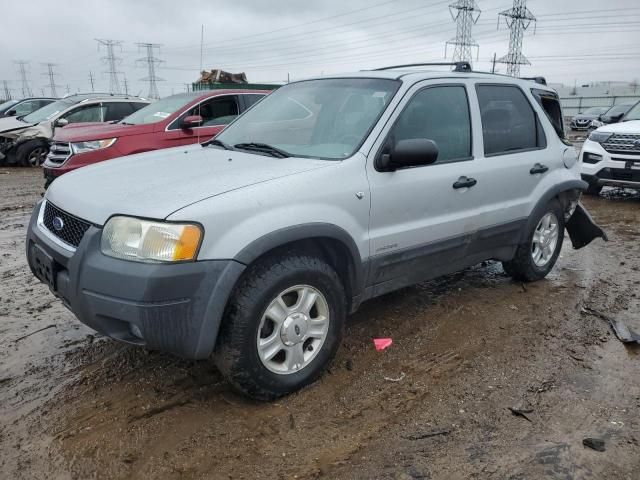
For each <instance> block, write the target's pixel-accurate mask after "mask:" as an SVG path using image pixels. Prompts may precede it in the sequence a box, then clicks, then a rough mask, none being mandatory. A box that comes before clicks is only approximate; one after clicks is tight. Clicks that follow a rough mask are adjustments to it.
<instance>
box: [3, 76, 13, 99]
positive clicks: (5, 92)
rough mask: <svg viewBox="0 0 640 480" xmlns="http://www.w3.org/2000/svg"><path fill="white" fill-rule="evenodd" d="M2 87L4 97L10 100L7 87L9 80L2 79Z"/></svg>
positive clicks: (9, 90) (9, 91)
mask: <svg viewBox="0 0 640 480" xmlns="http://www.w3.org/2000/svg"><path fill="white" fill-rule="evenodd" d="M2 87H3V90H4V99H5V100H11V89H10V88H9V82H7V81H6V80H3V81H2Z"/></svg>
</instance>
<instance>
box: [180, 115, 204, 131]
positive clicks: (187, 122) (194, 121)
mask: <svg viewBox="0 0 640 480" xmlns="http://www.w3.org/2000/svg"><path fill="white" fill-rule="evenodd" d="M202 122H204V120H203V119H202V117H201V116H200V115H189V116H188V117H184V118H183V119H182V123H181V124H180V127H181V128H184V129H186V130H188V129H190V128H194V127H199V126H200V125H202Z"/></svg>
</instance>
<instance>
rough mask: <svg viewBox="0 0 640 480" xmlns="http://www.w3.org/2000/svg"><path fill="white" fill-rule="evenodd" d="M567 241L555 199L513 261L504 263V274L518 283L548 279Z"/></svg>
mask: <svg viewBox="0 0 640 480" xmlns="http://www.w3.org/2000/svg"><path fill="white" fill-rule="evenodd" d="M563 240H564V210H563V208H562V205H561V204H560V202H559V201H558V200H556V199H554V200H552V201H550V202H549V203H548V204H547V205H546V207H545V208H544V209H543V210H542V212H541V213H538V215H537V216H536V218H535V221H534V222H533V228H532V229H531V230H530V231H529V232H528V234H527V238H526V240H525V241H524V242H523V243H521V244H520V245H519V246H518V249H517V250H516V255H515V257H514V258H513V260H510V261H508V262H503V263H502V266H503V268H504V271H505V272H506V273H507V274H509V275H510V276H511V277H513V278H514V279H516V280H522V281H525V282H533V281H535V280H540V279H542V278H544V277H546V276H547V274H548V273H549V272H550V271H551V269H552V268H553V266H554V265H555V263H556V260H557V259H558V255H560V250H561V249H562V241H563Z"/></svg>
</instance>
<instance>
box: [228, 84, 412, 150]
mask: <svg viewBox="0 0 640 480" xmlns="http://www.w3.org/2000/svg"><path fill="white" fill-rule="evenodd" d="M399 86H400V82H398V81H397V80H388V79H372V78H335V79H321V80H308V81H303V82H297V83H291V84H289V85H285V86H283V87H281V88H279V89H278V90H276V91H275V92H273V93H272V94H270V95H268V96H267V97H265V98H264V99H263V100H262V101H261V102H260V103H257V104H256V105H255V106H254V107H253V108H252V109H251V110H248V111H247V113H245V114H244V115H242V116H241V117H239V118H238V120H237V121H235V122H234V123H232V124H231V125H230V126H229V127H227V129H226V130H224V131H223V132H222V133H221V134H220V135H218V136H217V137H216V139H218V140H220V141H221V142H223V143H225V144H227V145H231V146H235V145H239V144H245V145H246V144H252V145H262V147H260V148H264V145H267V146H270V147H275V148H276V149H278V150H280V151H281V152H284V153H286V154H287V155H289V156H297V157H309V158H321V159H326V160H340V159H343V158H347V157H349V156H351V155H353V153H354V152H355V151H356V149H357V148H358V147H359V146H360V145H361V144H362V142H363V141H364V139H365V138H366V136H367V134H368V133H369V131H370V130H371V129H372V128H373V126H374V125H375V122H376V121H377V120H378V118H379V117H380V115H381V114H382V112H383V111H384V109H385V108H386V106H387V105H388V104H389V102H390V100H391V98H392V97H393V95H394V94H395V92H396V91H397V89H398V87H399ZM241 148H242V147H241Z"/></svg>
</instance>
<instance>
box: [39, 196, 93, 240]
mask: <svg viewBox="0 0 640 480" xmlns="http://www.w3.org/2000/svg"><path fill="white" fill-rule="evenodd" d="M56 217H57V218H59V219H60V220H62V226H61V227H60V225H59V223H58V225H56V226H58V228H59V229H56V228H55V227H54V218H56ZM42 220H43V223H44V226H45V227H47V230H49V231H50V232H51V233H52V234H53V235H55V236H56V237H58V238H59V239H60V240H62V241H63V242H65V243H68V244H69V245H73V246H74V247H77V246H78V245H80V241H81V240H82V237H84V234H85V233H86V232H87V230H89V227H90V226H91V224H90V223H88V222H85V221H84V220H80V219H79V218H77V217H74V216H73V215H71V214H69V213H67V212H65V211H64V210H60V209H59V208H58V207H56V206H55V205H52V204H51V203H49V202H47V203H46V205H45V207H44V216H43V218H42Z"/></svg>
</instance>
